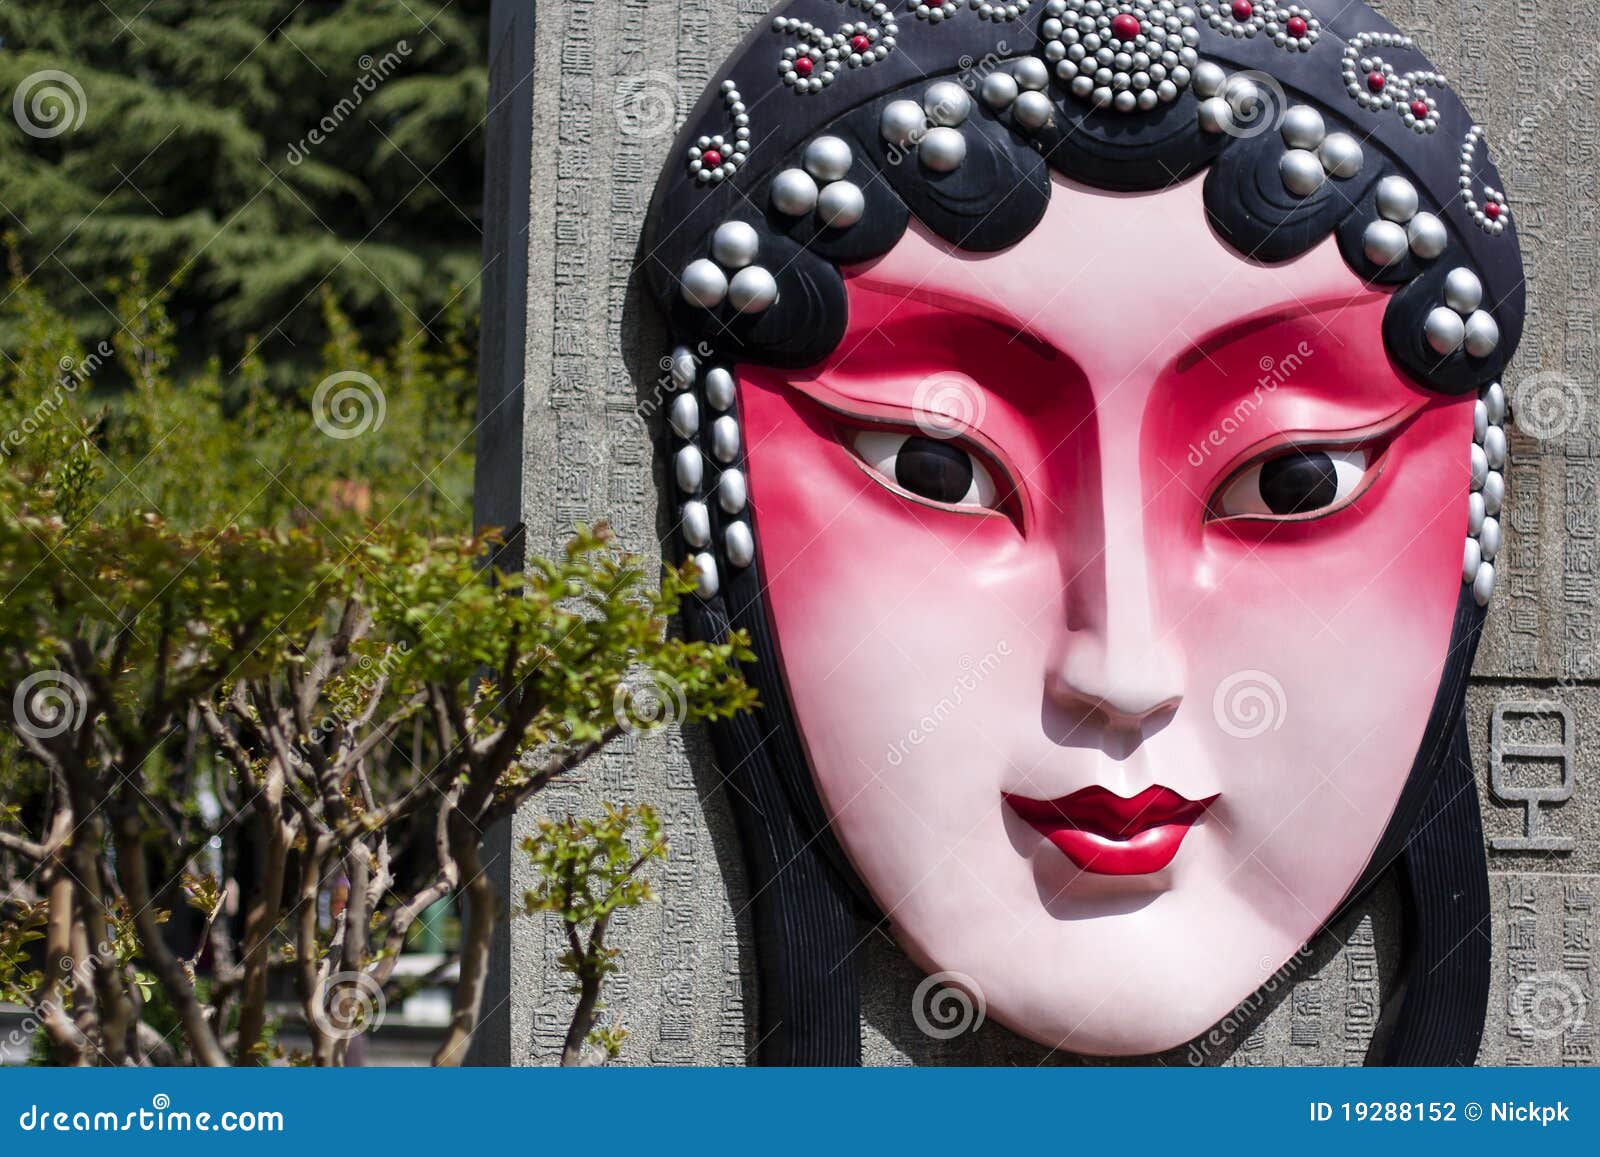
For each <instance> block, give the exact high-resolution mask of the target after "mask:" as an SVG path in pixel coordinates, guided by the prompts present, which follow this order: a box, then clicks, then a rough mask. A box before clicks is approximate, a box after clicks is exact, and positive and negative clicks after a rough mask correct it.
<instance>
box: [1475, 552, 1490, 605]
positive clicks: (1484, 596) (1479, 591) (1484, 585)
mask: <svg viewBox="0 0 1600 1157" xmlns="http://www.w3.org/2000/svg"><path fill="white" fill-rule="evenodd" d="M1493 596H1494V563H1492V562H1486V563H1484V564H1483V565H1482V566H1480V567H1479V568H1478V577H1477V578H1475V579H1473V580H1472V597H1473V598H1474V599H1476V600H1477V603H1478V605H1479V606H1480V607H1486V606H1488V605H1489V600H1490V598H1492V597H1493Z"/></svg>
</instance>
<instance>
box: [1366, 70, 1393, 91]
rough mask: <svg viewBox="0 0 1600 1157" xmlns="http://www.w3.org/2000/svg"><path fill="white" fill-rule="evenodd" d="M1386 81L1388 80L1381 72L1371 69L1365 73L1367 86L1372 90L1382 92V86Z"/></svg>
mask: <svg viewBox="0 0 1600 1157" xmlns="http://www.w3.org/2000/svg"><path fill="white" fill-rule="evenodd" d="M1388 83H1389V82H1388V80H1387V79H1385V77H1384V75H1383V73H1381V72H1377V71H1373V72H1369V73H1367V87H1368V88H1370V89H1371V90H1372V91H1373V92H1382V91H1383V86H1384V85H1386V84H1388Z"/></svg>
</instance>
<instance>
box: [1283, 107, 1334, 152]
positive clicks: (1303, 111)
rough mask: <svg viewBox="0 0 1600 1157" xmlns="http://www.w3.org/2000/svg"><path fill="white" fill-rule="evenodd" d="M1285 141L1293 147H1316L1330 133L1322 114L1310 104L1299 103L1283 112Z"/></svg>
mask: <svg viewBox="0 0 1600 1157" xmlns="http://www.w3.org/2000/svg"><path fill="white" fill-rule="evenodd" d="M1281 131H1282V133H1283V143H1284V144H1286V145H1288V146H1289V147H1290V148H1291V149H1314V148H1316V147H1317V146H1318V145H1320V144H1321V143H1322V138H1323V137H1325V136H1327V135H1328V128H1327V125H1325V124H1324V123H1323V120H1322V114H1321V113H1319V112H1318V111H1317V110H1316V109H1314V108H1312V107H1311V106H1310V105H1308V104H1297V105H1295V106H1294V107H1293V108H1291V109H1290V110H1289V111H1288V112H1286V113H1284V114H1283V124H1282V126H1281Z"/></svg>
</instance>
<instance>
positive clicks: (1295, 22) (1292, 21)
mask: <svg viewBox="0 0 1600 1157" xmlns="http://www.w3.org/2000/svg"><path fill="white" fill-rule="evenodd" d="M1310 31H1311V26H1310V25H1309V24H1307V23H1306V19H1305V17H1304V16H1291V17H1289V35H1290V36H1292V37H1294V38H1295V39H1296V40H1299V39H1300V38H1301V37H1302V36H1304V35H1305V34H1306V33H1307V32H1310Z"/></svg>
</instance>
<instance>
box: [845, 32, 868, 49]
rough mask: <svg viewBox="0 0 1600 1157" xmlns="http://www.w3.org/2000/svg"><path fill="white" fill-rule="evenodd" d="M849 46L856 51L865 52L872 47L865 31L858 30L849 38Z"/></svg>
mask: <svg viewBox="0 0 1600 1157" xmlns="http://www.w3.org/2000/svg"><path fill="white" fill-rule="evenodd" d="M850 47H851V48H852V49H853V50H855V51H856V52H866V51H867V50H868V49H869V48H871V47H872V41H871V40H870V39H869V38H868V37H867V36H866V34H865V33H861V32H858V33H856V34H855V35H854V36H852V37H851V38H850Z"/></svg>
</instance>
